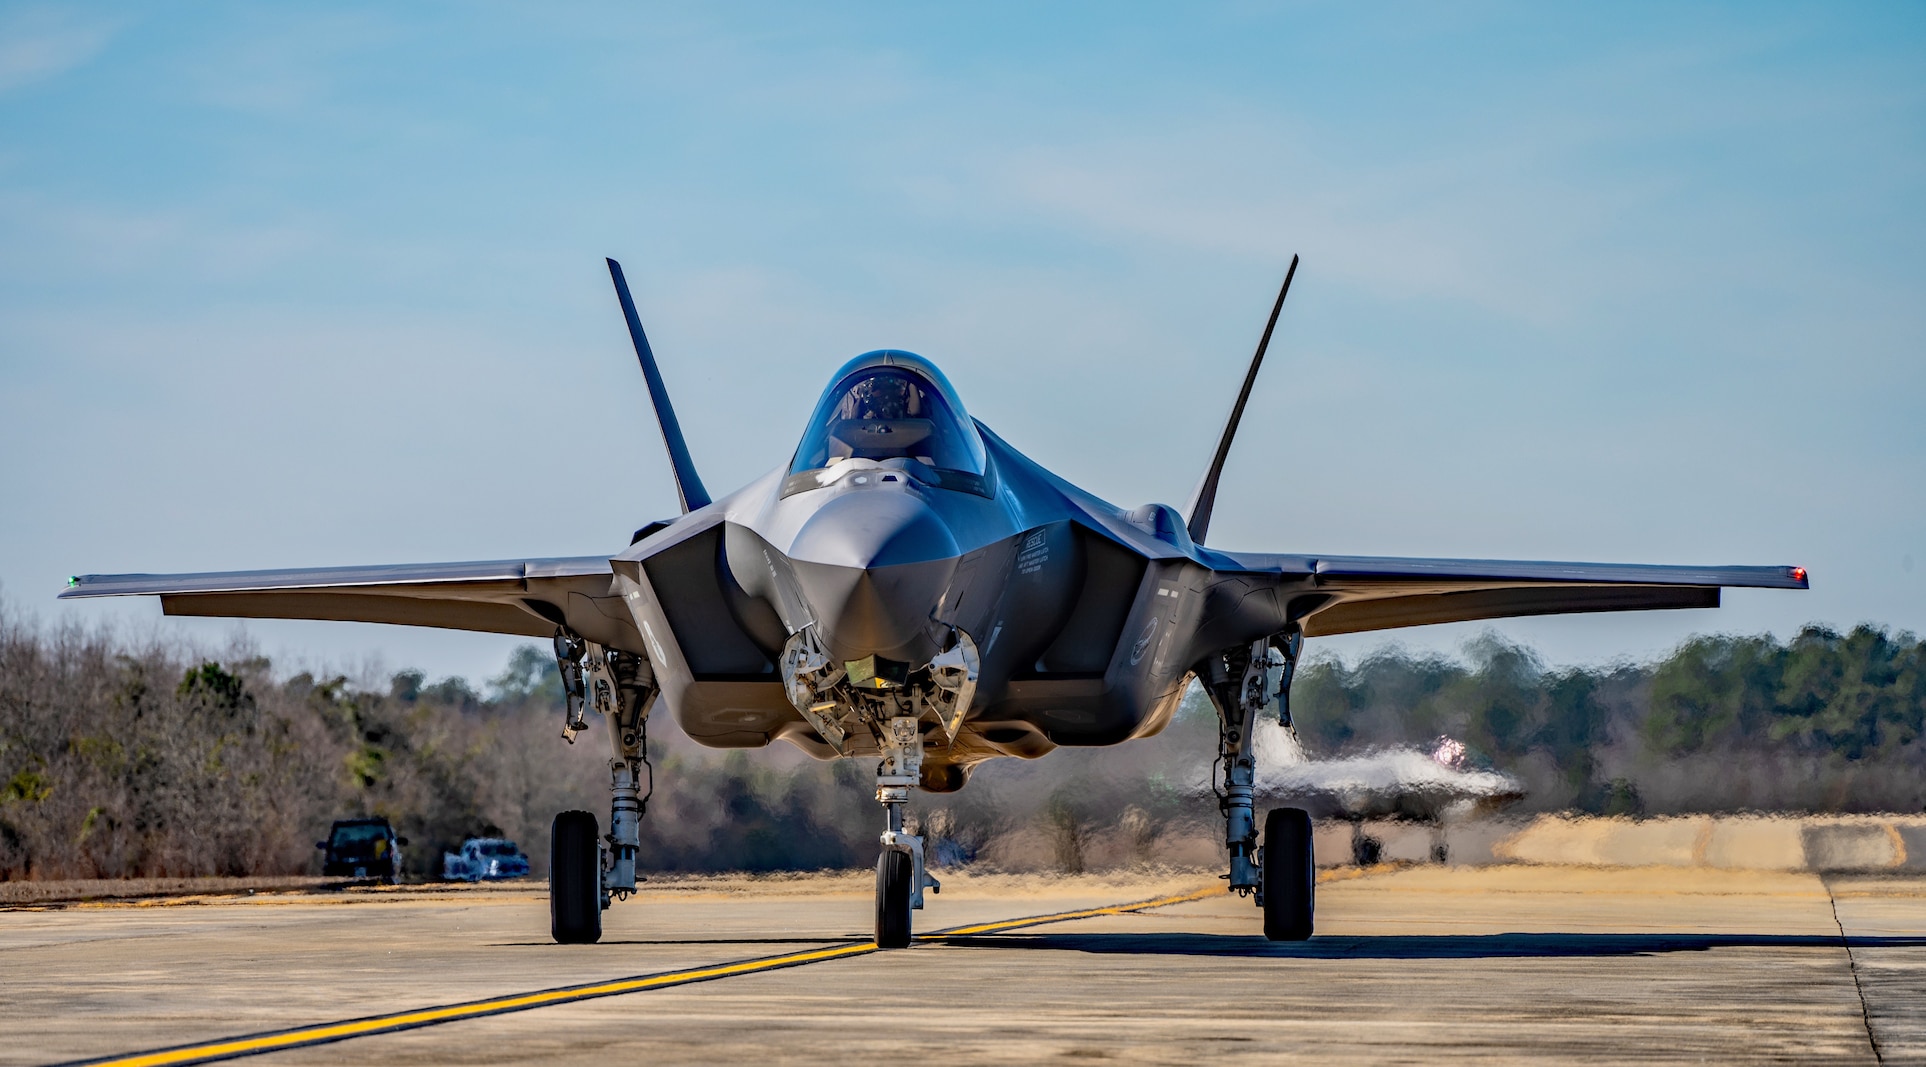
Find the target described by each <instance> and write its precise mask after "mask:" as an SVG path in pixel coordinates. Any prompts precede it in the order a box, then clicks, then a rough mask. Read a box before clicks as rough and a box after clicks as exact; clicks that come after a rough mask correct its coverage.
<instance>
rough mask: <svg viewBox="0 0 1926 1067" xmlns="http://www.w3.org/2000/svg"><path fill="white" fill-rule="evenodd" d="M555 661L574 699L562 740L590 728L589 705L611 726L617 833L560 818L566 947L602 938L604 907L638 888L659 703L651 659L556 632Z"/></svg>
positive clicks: (552, 918) (578, 818)
mask: <svg viewBox="0 0 1926 1067" xmlns="http://www.w3.org/2000/svg"><path fill="white" fill-rule="evenodd" d="M555 661H556V664H557V665H558V666H559V667H560V668H561V672H562V689H563V692H564V693H565V694H566V696H567V698H568V699H567V716H568V717H567V719H566V721H565V722H564V723H563V726H562V737H563V738H564V739H565V740H567V741H568V742H569V743H570V744H574V743H575V735H576V734H579V733H581V732H582V731H583V730H586V729H588V722H587V720H586V719H585V718H584V717H583V712H584V710H585V708H594V709H595V712H596V713H597V714H599V715H601V716H602V719H603V721H604V722H605V723H606V724H607V725H608V730H609V748H610V751H611V753H612V755H611V757H610V759H609V832H608V835H607V836H606V837H599V836H598V834H599V831H600V827H599V826H598V825H597V824H596V820H595V816H594V815H593V814H591V813H590V812H586V811H565V812H563V813H561V814H560V815H557V816H556V817H555V825H554V834H553V836H552V838H551V839H550V842H549V868H548V909H549V928H550V932H551V933H552V934H553V935H554V937H555V940H556V941H557V942H559V943H561V944H564V945H586V944H593V943H594V942H596V941H599V940H601V937H602V912H603V911H604V910H605V909H607V908H608V906H609V902H610V900H611V898H616V899H619V898H624V897H627V896H628V895H629V894H631V893H633V892H635V883H636V882H637V881H638V880H639V879H638V878H637V877H636V873H635V860H636V852H637V851H638V850H639V849H640V847H641V843H642V815H643V813H644V812H645V811H646V810H647V808H648V803H649V794H650V793H651V792H652V791H653V789H654V784H655V774H654V769H653V768H652V767H651V766H650V764H649V731H648V721H649V709H650V708H651V707H653V706H654V704H655V696H656V685H655V673H654V672H653V671H652V670H651V669H650V667H649V661H648V660H646V659H644V658H642V657H641V656H637V655H635V654H633V653H630V652H623V651H621V650H620V649H613V648H603V647H602V646H601V645H598V644H595V643H594V642H592V641H584V640H582V639H581V638H580V637H577V636H576V635H574V634H572V633H568V632H567V631H563V632H561V633H558V634H556V635H555Z"/></svg>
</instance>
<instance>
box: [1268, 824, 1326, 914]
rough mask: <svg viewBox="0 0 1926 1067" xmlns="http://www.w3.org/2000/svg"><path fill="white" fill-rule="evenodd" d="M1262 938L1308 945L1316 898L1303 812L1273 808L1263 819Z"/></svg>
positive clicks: (1308, 829) (1314, 868) (1314, 869)
mask: <svg viewBox="0 0 1926 1067" xmlns="http://www.w3.org/2000/svg"><path fill="white" fill-rule="evenodd" d="M1263 878H1264V936H1265V937H1267V938H1269V939H1270V940H1272V941H1309V940H1310V939H1311V913H1312V905H1313V904H1314V902H1315V898H1316V895H1317V865H1316V862H1315V857H1314V856H1313V855H1312V853H1311V816H1310V814H1309V813H1308V812H1306V811H1304V809H1302V808H1274V809H1272V810H1271V812H1270V813H1269V814H1268V815H1266V816H1265V817H1264V871H1263Z"/></svg>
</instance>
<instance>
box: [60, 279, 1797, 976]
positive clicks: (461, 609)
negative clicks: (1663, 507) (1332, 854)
mask: <svg viewBox="0 0 1926 1067" xmlns="http://www.w3.org/2000/svg"><path fill="white" fill-rule="evenodd" d="M608 267H609V273H610V277H611V279H612V280H613V282H614V285H615V290H616V294H617V297H618V298H619V300H620V302H621V306H622V313H623V315H624V316H625V317H626V318H627V320H628V328H629V334H630V337H631V339H632V340H633V342H634V345H635V352H636V356H637V358H638V359H639V361H640V363H641V366H642V372H643V374H644V376H645V377H646V378H647V380H648V388H649V394H650V397H651V399H652V401H653V402H654V406H655V412H656V415H657V418H658V421H659V422H660V425H661V428H662V435H663V439H664V442H665V443H666V445H667V446H668V452H669V459H670V462H671V464H672V466H673V468H674V473H675V482H676V487H677V490H678V492H679V495H680V497H681V505H682V515H681V516H679V517H677V518H675V519H671V520H667V521H662V522H654V523H650V524H649V525H647V526H645V527H643V528H642V529H640V530H638V531H636V533H635V536H634V538H633V540H632V541H631V542H630V544H629V546H628V547H627V548H626V549H624V550H622V551H620V552H616V553H613V554H611V555H609V556H593V557H580V558H561V559H528V560H502V561H493V562H483V563H444V564H428V565H421V566H377V567H346V568H316V569H302V570H275V571H246V572H232V573H213V574H170V575H147V574H124V575H84V576H79V577H76V578H74V579H72V580H71V581H70V582H69V588H68V589H67V591H66V592H64V593H62V594H61V595H62V596H63V597H96V596H122V595H132V594H144V595H154V596H159V597H160V598H161V606H162V610H163V611H164V612H165V613H166V614H169V615H203V616H223V617H240V618H284V619H340V620H351V621H360V622H379V623H402V624H407V625H414V626H435V627H446V628H451V629H461V630H481V631H489V632H493V633H506V634H526V635H528V636H531V637H543V638H552V639H553V641H554V646H555V654H556V657H557V659H558V661H559V663H560V667H561V672H562V677H563V684H564V688H565V689H566V692H567V698H568V699H567V721H566V723H565V728H564V731H565V734H566V736H567V737H568V738H569V739H570V740H571V741H572V740H573V739H574V736H575V734H577V733H579V732H580V731H582V730H584V729H586V728H587V719H586V714H587V713H588V712H589V711H591V710H592V711H593V712H595V713H596V714H598V715H600V716H601V717H602V719H603V720H604V723H605V725H606V727H607V730H608V736H609V743H610V747H611V750H612V759H611V760H610V770H611V784H610V795H611V805H610V808H611V812H610V828H609V832H608V834H607V835H606V836H603V835H602V834H601V832H600V828H599V826H598V823H597V820H596V818H595V816H594V815H592V814H590V813H588V812H580V811H576V812H564V813H562V814H561V815H559V816H557V817H556V821H555V834H554V841H553V845H552V852H551V860H552V862H551V874H550V912H551V918H552V932H553V935H554V937H555V940H557V941H561V942H592V941H595V940H597V939H598V938H599V937H600V936H601V929H602V911H603V909H605V908H606V907H608V905H609V902H610V899H611V898H612V897H613V898H623V897H626V896H628V895H629V894H630V893H632V892H633V891H634V890H635V885H636V865H637V856H636V853H637V848H638V843H639V825H640V820H641V818H642V816H643V812H644V808H645V805H646V802H647V798H648V794H649V792H650V790H651V789H652V774H651V771H650V768H649V766H648V762H647V729H646V727H647V722H648V718H649V715H650V713H651V711H652V710H653V709H654V708H655V706H656V705H657V704H658V703H659V704H661V705H663V706H665V707H666V708H667V709H668V712H669V713H670V714H671V715H673V716H674V717H675V720H676V722H677V723H678V724H679V725H680V726H681V728H682V729H683V730H684V731H685V732H687V734H688V735H689V736H690V737H691V738H693V739H695V740H696V741H697V742H700V743H701V744H704V745H710V746H715V747H719V748H759V747H762V746H764V745H768V744H769V743H770V742H772V741H778V740H781V741H787V742H789V743H790V744H793V745H796V746H798V747H800V748H802V749H803V750H804V751H806V752H808V753H810V754H811V755H813V756H816V757H818V758H821V759H837V758H857V759H863V760H872V761H874V762H875V767H876V776H875V785H876V799H877V800H878V801H880V802H881V803H882V804H883V807H884V810H885V812H886V820H887V823H886V829H885V831H884V833H883V835H882V849H881V856H880V858H879V860H878V862H877V868H876V942H877V944H878V945H880V946H883V947H889V948H894V947H902V946H904V945H907V944H908V943H909V941H910V935H911V913H912V911H914V910H915V909H918V908H920V907H922V905H923V893H924V890H926V889H931V890H935V889H938V888H939V887H938V885H937V883H936V880H935V879H934V878H932V877H931V876H930V874H929V873H928V872H927V871H926V870H925V866H924V854H923V840H922V838H921V837H919V836H917V835H914V834H910V833H906V832H905V830H904V823H903V808H904V804H905V803H906V801H907V800H908V798H909V793H910V790H911V789H916V788H920V789H923V790H926V791H929V792H933V793H945V792H949V791H951V790H955V789H960V788H962V787H963V785H964V783H965V782H966V781H968V779H969V776H970V772H971V771H972V769H974V768H975V767H977V766H979V765H981V764H982V763H983V762H984V761H986V760H990V759H994V758H996V757H999V756H1017V757H1020V758H1024V759H1034V758H1036V757H1039V756H1043V755H1046V754H1048V753H1049V752H1050V751H1051V750H1052V749H1054V748H1056V747H1058V746H1060V745H1115V744H1121V743H1123V742H1126V741H1129V740H1131V739H1133V738H1140V737H1148V736H1150V735H1152V734H1155V733H1157V732H1158V731H1159V730H1161V729H1163V728H1164V725H1165V724H1166V723H1168V722H1169V721H1170V718H1171V715H1172V713H1173V712H1174V711H1175V710H1176V708H1177V706H1178V703H1179V701H1180V700H1181V699H1182V697H1183V695H1184V692H1185V690H1186V688H1187V687H1188V686H1189V685H1190V684H1191V682H1192V681H1193V680H1195V681H1197V682H1199V683H1201V684H1202V686H1203V689H1204V691H1205V692H1206V693H1207V694H1209V697H1210V699H1211V701H1212V702H1213V703H1214V704H1215V705H1216V708H1217V712H1218V715H1219V720H1220V731H1219V744H1218V753H1217V758H1218V761H1219V764H1218V770H1217V774H1218V777H1219V778H1221V780H1222V783H1223V784H1222V788H1221V798H1222V799H1221V807H1222V810H1223V813H1224V818H1225V838H1224V842H1225V845H1226V847H1227V850H1228V853H1229V867H1230V872H1229V882H1230V889H1231V891H1233V892H1235V893H1237V894H1240V895H1243V896H1246V897H1251V898H1254V899H1255V901H1256V902H1257V904H1258V906H1259V907H1260V908H1261V910H1262V915H1263V926H1264V933H1265V935H1266V936H1267V937H1270V938H1272V939H1273V940H1302V939H1305V938H1308V937H1310V936H1311V931H1312V915H1313V881H1314V879H1313V867H1312V863H1313V857H1312V854H1311V824H1310V818H1309V816H1308V815H1307V814H1306V813H1305V812H1304V811H1303V810H1301V809H1297V808H1279V809H1276V810H1273V811H1271V812H1269V813H1268V815H1267V817H1266V818H1265V820H1264V828H1263V836H1262V846H1261V847H1260V844H1259V841H1260V837H1259V832H1258V822H1257V818H1256V813H1255V811H1254V805H1253V792H1254V790H1253V771H1254V766H1255V763H1254V752H1253V742H1254V736H1255V733H1256V731H1255V729H1254V726H1255V725H1256V723H1257V722H1258V717H1259V716H1260V715H1265V714H1270V712H1269V711H1268V710H1267V709H1269V708H1270V707H1271V706H1272V705H1273V703H1275V705H1276V707H1277V708H1278V709H1279V710H1278V714H1279V715H1280V716H1281V718H1282V719H1283V721H1284V722H1286V723H1288V722H1289V720H1290V701H1289V696H1290V679H1291V674H1292V671H1293V669H1294V668H1295V666H1296V664H1297V662H1298V657H1299V655H1300V654H1301V651H1302V648H1303V641H1304V639H1305V638H1307V637H1321V636H1324V635H1328V634H1345V633H1357V632H1360V631H1368V630H1382V629H1389V628H1392V627H1400V626H1420V625H1425V624H1428V623H1442V622H1459V621H1464V620H1472V619H1497V618H1509V617H1514V616H1524V615H1546V614H1555V613H1560V612H1590V611H1638V610H1648V609H1657V608H1710V607H1716V606H1718V603H1719V593H1720V589H1721V587H1726V586H1745V587H1760V588H1774V589H1803V588H1806V584H1807V583H1806V573H1805V571H1804V570H1803V569H1802V568H1799V567H1678V566H1634V565H1617V564H1597V563H1543V562H1535V563H1534V562H1508V561H1497V560H1466V559H1392V558H1382V557H1364V556H1326V555H1300V554H1291V553H1260V552H1231V551H1225V550H1222V549H1218V548H1214V547H1209V546H1208V545H1207V544H1206V543H1205V542H1206V534H1207V532H1208V530H1209V528H1210V521H1211V512H1212V510H1213V506H1214V504H1215V502H1216V498H1217V491H1218V480H1219V476H1220V475H1221V474H1222V471H1223V468H1224V459H1225V456H1226V455H1227V454H1228V452H1229V450H1230V446H1231V440H1232V437H1233V435H1234V434H1235V433H1236V431H1237V426H1238V422H1239V421H1240V420H1241V419H1242V417H1243V414H1244V408H1245V405H1246V403H1247V402H1248V401H1249V399H1250V395H1251V386H1252V383H1253V382H1254V381H1255V379H1256V376H1257V372H1258V368H1259V367H1260V366H1261V364H1262V362H1263V358H1264V352H1265V349H1266V348H1267V347H1268V346H1269V343H1270V338H1271V334H1272V331H1273V330H1274V329H1275V327H1276V325H1277V318H1278V313H1279V312H1280V311H1281V310H1282V308H1283V305H1284V299H1285V296H1286V295H1287V294H1288V293H1289V292H1290V285H1291V279H1292V278H1293V277H1294V276H1295V275H1296V270H1297V259H1296V258H1295V257H1293V259H1292V260H1291V268H1290V270H1289V271H1288V272H1287V273H1286V274H1285V278H1284V285H1283V287H1282V288H1281V289H1280V290H1279V292H1278V296H1277V303H1276V304H1275V305H1274V306H1273V307H1272V309H1271V314H1270V318H1269V320H1268V322H1267V323H1266V324H1265V327H1264V331H1263V336H1262V340H1261V341H1260V342H1259V344H1258V347H1257V351H1256V355H1255V356H1254V357H1253V358H1252V360H1251V363H1250V369H1249V371H1248V373H1247V374H1246V375H1245V378H1244V382H1243V387H1242V389H1241V390H1240V391H1239V393H1238V395H1237V400H1236V402H1235V404H1234V405H1233V406H1232V408H1231V413H1230V418H1229V420H1228V422H1227V423H1226V425H1225V426H1224V430H1223V433H1222V435H1221V437H1220V439H1219V441H1218V444H1217V449H1216V452H1215V454H1214V455H1213V457H1212V458H1211V461H1210V463H1209V465H1208V467H1207V468H1206V470H1205V473H1204V476H1203V478H1202V480H1201V481H1200V482H1199V483H1198V486H1197V489H1196V491H1195V493H1194V494H1193V495H1192V497H1191V499H1190V501H1189V504H1188V506H1187V507H1186V508H1185V510H1183V511H1181V512H1180V511H1178V510H1177V509H1176V508H1173V507H1170V506H1169V505H1166V504H1145V505H1143V506H1142V507H1138V508H1134V509H1127V508H1121V507H1117V506H1114V505H1112V504H1109V503H1106V502H1104V501H1102V500H1099V499H1098V498H1097V497H1095V496H1093V495H1091V494H1090V493H1087V492H1085V491H1083V490H1081V489H1079V488H1077V487H1076V486H1074V485H1071V484H1070V483H1069V482H1067V481H1065V480H1064V479H1062V478H1060V477H1058V476H1056V475H1055V474H1052V473H1051V472H1050V471H1048V470H1046V469H1045V468H1044V467H1043V466H1042V465H1040V464H1038V463H1037V462H1035V461H1034V460H1032V459H1030V458H1029V457H1028V456H1025V455H1024V454H1022V453H1021V452H1018V451H1017V450H1016V449H1015V448H1013V447H1011V446H1010V445H1009V444H1008V443H1006V442H1005V441H1004V440H1003V439H1002V438H1001V437H998V436H997V435H996V434H995V433H992V432H991V431H990V428H989V427H987V426H985V425H983V424H982V423H980V422H977V421H975V420H974V419H972V418H970V416H969V414H968V413H967V412H966V411H965V409H964V407H963V401H962V399H961V398H960V397H958V396H957V394H956V391H955V390H954V389H953V388H951V386H950V383H949V381H948V380H947V379H946V378H945V377H944V376H943V373H942V372H941V371H939V370H938V369H937V368H936V367H935V366H934V365H933V364H931V363H930V362H929V361H928V360H926V359H923V358H922V357H920V356H916V355H913V354H911V353H909V352H901V351H894V350H881V351H875V352H869V353H866V354H864V355H860V356H857V357H856V358H855V359H853V360H850V361H849V362H848V363H847V364H845V365H844V366H843V367H842V369H840V370H838V371H837V372H836V373H835V376H834V377H833V378H832V379H831V380H830V384H829V388H828V389H827V390H826V391H825V392H824V393H823V394H822V399H821V400H820V401H819V402H818V403H817V404H816V407H815V410H814V411H813V412H812V413H811V414H810V416H809V421H808V424H807V425H806V427H805V429H804V432H803V437H802V442H801V444H800V445H798V446H797V448H796V451H795V454H794V455H792V456H791V457H790V458H789V460H788V461H787V462H786V463H784V464H782V465H781V466H779V467H777V468H776V469H774V470H772V471H770V472H769V473H768V474H766V475H764V476H763V477H761V478H758V479H757V480H755V481H754V482H751V483H750V484H749V485H747V486H744V487H743V488H741V489H739V490H737V491H736V492H734V493H731V494H729V495H728V496H725V497H722V498H721V499H719V500H712V499H711V498H710V496H709V493H708V491H707V490H706V489H705V488H704V487H703V484H702V480H701V479H700V478H699V477H697V474H696V467H695V463H694V462H693V461H692V459H691V458H690V454H689V448H688V445H687V444H686V443H685V442H684V440H683V436H682V430H681V427H680V425H679V424H678V423H677V421H676V416H675V411H674V409H673V407H672V406H671V405H670V403H669V396H668V391H667V389H666V387H665V386H664V384H663V381H662V376H661V374H660V372H659V371H658V369H657V366H656V361H655V356H654V354H653V353H652V352H651V351H650V348H649V342H648V338H647V336H646V335H645V334H644V332H643V329H642V323H641V321H640V319H639V318H638V317H637V315H636V310H635V303H634V301H633V300H632V299H631V297H630V294H629V289H628V284H627V282H626V281H625V280H624V279H623V275H622V269H621V267H620V265H619V264H617V263H616V262H615V261H614V260H610V261H609V262H608Z"/></svg>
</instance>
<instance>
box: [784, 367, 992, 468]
mask: <svg viewBox="0 0 1926 1067" xmlns="http://www.w3.org/2000/svg"><path fill="white" fill-rule="evenodd" d="M982 454H983V445H982V442H981V440H980V439H979V438H978V437H977V435H976V430H975V428H974V427H973V426H971V425H970V424H969V422H968V421H966V420H965V419H964V417H963V416H961V415H960V414H958V413H957V412H956V411H955V410H954V409H953V408H952V407H951V406H950V403H949V402H948V401H947V400H945V399H944V397H943V393H942V392H941V391H940V390H939V389H938V388H937V387H936V385H935V384H934V383H933V382H931V381H930V380H929V379H928V378H925V377H923V376H922V375H921V374H918V373H916V372H914V371H910V370H906V369H902V368H900V367H892V366H879V367H872V368H868V369H865V370H862V371H859V372H858V373H856V374H853V375H851V376H849V377H847V378H845V379H843V380H842V381H841V382H839V383H837V385H836V386H835V388H833V389H831V390H830V391H829V392H828V393H826V394H824V396H823V399H822V402H821V403H820V404H818V405H817V406H816V413H815V414H814V415H813V416H811V418H810V422H809V430H808V433H807V434H806V435H805V436H804V437H803V442H802V446H801V447H800V448H798V449H797V450H796V459H795V462H794V463H793V464H791V465H790V472H791V473H792V474H794V473H801V472H803V471H811V470H819V469H821V468H824V467H828V466H830V465H832V464H835V463H838V462H840V461H842V460H846V459H867V460H878V461H888V460H909V461H913V462H915V463H920V464H922V465H923V466H925V467H928V468H931V469H933V470H937V471H961V472H964V473H967V474H975V475H981V474H982V473H983V459H982Z"/></svg>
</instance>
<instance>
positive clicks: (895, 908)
mask: <svg viewBox="0 0 1926 1067" xmlns="http://www.w3.org/2000/svg"><path fill="white" fill-rule="evenodd" d="M915 881H916V868H915V864H914V863H913V862H912V861H911V858H910V854H909V853H907V852H898V851H896V850H895V849H887V850H885V851H884V852H883V854H882V855H881V856H879V857H877V859H876V947H877V948H908V947H909V943H910V898H911V897H912V896H913V895H914V891H915Z"/></svg>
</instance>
